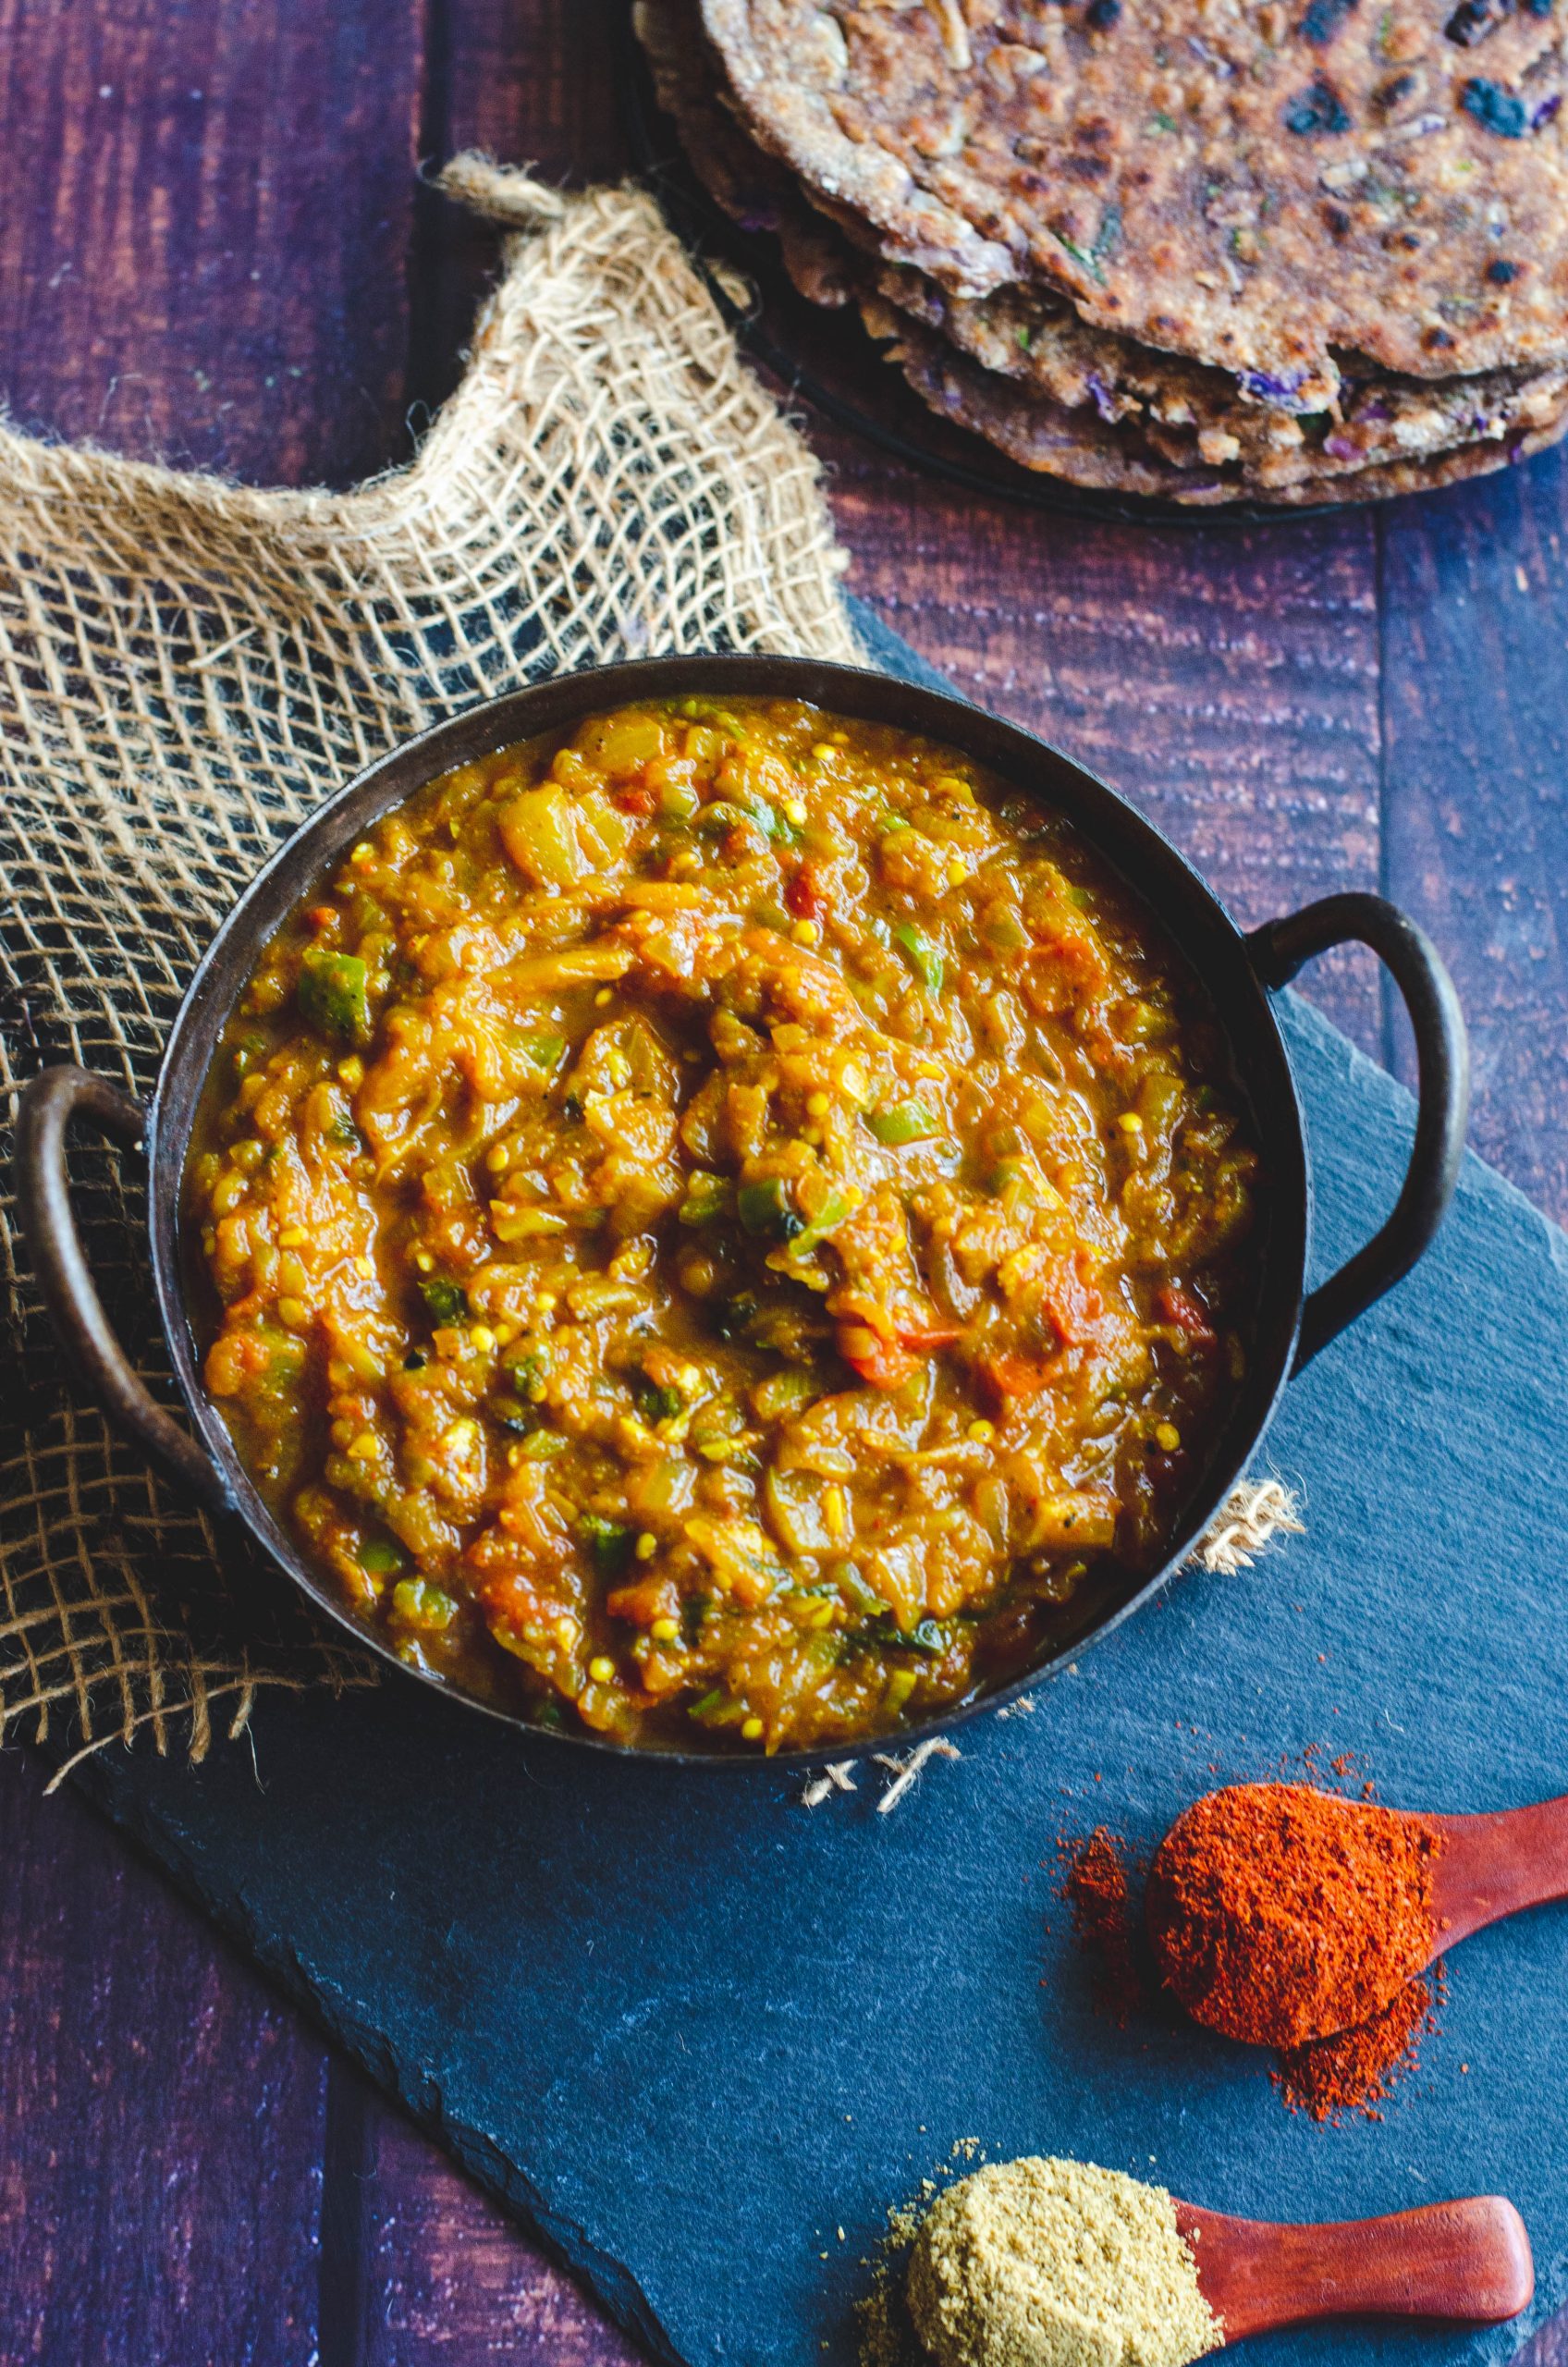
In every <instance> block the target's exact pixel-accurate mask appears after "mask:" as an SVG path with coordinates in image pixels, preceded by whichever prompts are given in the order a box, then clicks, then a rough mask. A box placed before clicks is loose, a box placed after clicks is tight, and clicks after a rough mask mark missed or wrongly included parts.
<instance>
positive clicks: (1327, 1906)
mask: <svg viewBox="0 0 1568 2367" xmlns="http://www.w3.org/2000/svg"><path fill="white" fill-rule="evenodd" d="M1441 1847H1442V1834H1441V1831H1440V1829H1439V1827H1438V1826H1437V1825H1435V1824H1432V1823H1430V1822H1428V1821H1427V1820H1426V1819H1425V1818H1423V1817H1418V1816H1406V1815H1401V1814H1399V1813H1397V1812H1396V1811H1394V1810H1393V1809H1384V1808H1378V1807H1374V1806H1372V1805H1370V1804H1368V1803H1366V1802H1362V1801H1352V1800H1344V1799H1341V1798H1338V1797H1335V1796H1334V1795H1332V1794H1330V1793H1328V1792H1322V1791H1318V1790H1317V1789H1316V1788H1315V1787H1314V1786H1313V1785H1312V1784H1235V1785H1232V1786H1231V1787H1230V1788H1229V1789H1227V1790H1225V1791H1220V1792H1211V1793H1209V1794H1208V1796H1207V1797H1206V1798H1204V1799H1201V1800H1198V1801H1195V1802H1194V1805H1193V1806H1192V1807H1191V1808H1190V1809H1187V1810H1186V1812H1185V1814H1184V1815H1182V1816H1181V1817H1179V1818H1178V1820H1177V1821H1176V1822H1175V1823H1174V1824H1173V1825H1172V1826H1171V1828H1170V1832H1169V1833H1168V1834H1167V1835H1166V1837H1165V1839H1164V1841H1163V1842H1162V1843H1161V1845H1160V1847H1159V1851H1158V1856H1157V1857H1156V1858H1155V1861H1154V1865H1153V1868H1152V1869H1151V1871H1150V1875H1149V1887H1148V1910H1149V1932H1150V1936H1151V1938H1152V1940H1153V1943H1154V1950H1155V1956H1156V1958H1157V1960H1158V1965H1159V1969H1160V1973H1161V1975H1162V1977H1163V1979H1164V1981H1165V1982H1166V1984H1167V1986H1168V1987H1169V1988H1170V1990H1171V1991H1173V1993H1175V1995H1176V1997H1177V1998H1178V1999H1179V2000H1180V2002H1181V2004H1182V2005H1184V2006H1185V2008H1186V2010H1187V2012H1188V2013H1189V2014H1191V2015H1192V2017H1193V2018H1194V2021H1199V2022H1204V2023H1207V2026H1208V2027H1209V2028H1210V2029H1211V2030H1220V2031H1222V2032H1223V2033H1224V2034H1225V2036H1226V2037H1228V2038H1235V2039H1241V2040H1243V2041H1244V2042H1247V2043H1249V2044H1251V2045H1254V2046H1280V2047H1288V2048H1296V2047H1300V2046H1301V2045H1303V2044H1304V2042H1306V2041H1309V2040H1311V2039H1314V2038H1317V2037H1319V2036H1321V2035H1323V2034H1326V2033H1332V2032H1334V2031H1336V2030H1353V2029H1354V2026H1356V2025H1358V2024H1361V2023H1365V2022H1367V2021H1369V2020H1370V2019H1371V2017H1373V2016H1374V2015H1378V2014H1380V2013H1381V2012H1382V2010H1383V2008H1384V2007H1386V2006H1388V2005H1390V2000H1394V2001H1395V2002H1396V2003H1397V1993H1398V1992H1399V1991H1400V1990H1402V1989H1403V1986H1404V1984H1405V1983H1406V1982H1407V1981H1409V1980H1410V1979H1411V1976H1412V1975H1413V1974H1415V1973H1416V1972H1418V1971H1419V1970H1420V1968H1422V1966H1423V1965H1424V1964H1425V1963H1426V1962H1427V1958H1428V1957H1429V1956H1430V1955H1431V1952H1432V1941H1433V1936H1434V1934H1433V1923H1432V1914H1431V1905H1430V1901H1431V1890H1432V1869H1433V1866H1434V1864H1435V1862H1436V1860H1437V1858H1438V1856H1439V1851H1440V1850H1441ZM1417 2018H1419V2017H1417Z"/></svg>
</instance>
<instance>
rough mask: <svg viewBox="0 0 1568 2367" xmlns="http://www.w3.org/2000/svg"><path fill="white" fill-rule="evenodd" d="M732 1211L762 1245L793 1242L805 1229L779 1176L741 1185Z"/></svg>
mask: <svg viewBox="0 0 1568 2367" xmlns="http://www.w3.org/2000/svg"><path fill="white" fill-rule="evenodd" d="M735 1211H736V1214H737V1215H738V1216H739V1218H740V1220H741V1224H742V1225H743V1226H744V1228H745V1230H746V1231H747V1232H748V1233H754V1234H756V1236H757V1237H758V1239H759V1240H763V1241H793V1240H794V1239H795V1238H796V1237H797V1235H798V1234H800V1233H803V1232H804V1231H805V1229H806V1228H805V1220H804V1218H803V1217H802V1215H801V1214H800V1211H799V1210H798V1209H797V1208H796V1207H795V1204H794V1201H793V1199H792V1198H791V1196H790V1186H789V1184H787V1183H786V1182H785V1181H784V1178H783V1177H782V1175H769V1176H766V1177H764V1179H763V1180H762V1181H761V1182H760V1183H755V1184H741V1188H740V1190H739V1191H738V1192H737V1193H736V1195H735Z"/></svg>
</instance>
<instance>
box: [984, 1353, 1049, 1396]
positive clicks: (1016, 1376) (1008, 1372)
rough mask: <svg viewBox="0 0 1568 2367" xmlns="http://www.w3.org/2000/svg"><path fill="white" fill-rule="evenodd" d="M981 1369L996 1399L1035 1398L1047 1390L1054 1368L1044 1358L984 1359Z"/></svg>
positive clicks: (990, 1357) (1007, 1357)
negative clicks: (1043, 1390)
mask: <svg viewBox="0 0 1568 2367" xmlns="http://www.w3.org/2000/svg"><path fill="white" fill-rule="evenodd" d="M981 1369H982V1371H983V1372H984V1374H985V1377H986V1380H987V1381H988V1382H989V1383H990V1386H991V1389H992V1392H993V1393H994V1394H995V1395H996V1396H998V1398H1008V1397H1038V1395H1039V1394H1040V1392H1041V1390H1042V1389H1048V1388H1049V1387H1050V1385H1051V1381H1052V1380H1053V1379H1054V1377H1055V1371H1056V1367H1055V1363H1054V1360H1051V1359H1047V1358H1046V1357H1044V1356H987V1357H986V1362H985V1364H984V1365H983V1367H981Z"/></svg>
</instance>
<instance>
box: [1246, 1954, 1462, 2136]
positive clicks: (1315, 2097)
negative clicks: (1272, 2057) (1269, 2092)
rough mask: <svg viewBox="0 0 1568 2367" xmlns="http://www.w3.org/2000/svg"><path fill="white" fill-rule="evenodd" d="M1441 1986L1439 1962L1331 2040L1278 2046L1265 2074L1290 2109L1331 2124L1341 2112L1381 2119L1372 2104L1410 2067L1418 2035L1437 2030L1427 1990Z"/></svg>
mask: <svg viewBox="0 0 1568 2367" xmlns="http://www.w3.org/2000/svg"><path fill="white" fill-rule="evenodd" d="M1441 1985H1442V1968H1441V1967H1440V1966H1439V1967H1438V1968H1437V1969H1436V1972H1435V1973H1434V1976H1433V1980H1432V1981H1406V1983H1405V1985H1404V1987H1403V1989H1401V1990H1399V1991H1398V1992H1397V1993H1396V1994H1395V1995H1394V1996H1393V1997H1392V1998H1391V1999H1390V2002H1389V2004H1388V2005H1385V2006H1384V2008H1383V2010H1382V2012H1381V2013H1380V2014H1375V2015H1374V2016H1373V2017H1372V2019H1371V2020H1370V2021H1369V2022H1362V2023H1360V2024H1358V2026H1357V2027H1356V2028H1355V2029H1354V2030H1341V2032H1340V2033H1339V2035H1338V2037H1337V2038H1319V2039H1313V2040H1312V2041H1311V2042H1309V2043H1308V2044H1307V2045H1305V2046H1292V2047H1284V2048H1281V2050H1280V2055H1279V2058H1278V2060H1277V2062H1276V2065H1275V2068H1274V2070H1273V2071H1272V2072H1271V2073H1270V2075H1269V2076H1270V2078H1271V2079H1273V2082H1274V2085H1275V2086H1276V2087H1277V2088H1278V2089H1279V2091H1280V2095H1281V2096H1282V2098H1283V2099H1284V2101H1285V2103H1287V2104H1288V2105H1289V2106H1290V2108H1291V2110H1292V2112H1304V2113H1309V2114H1310V2115H1311V2116H1312V2118H1313V2119H1314V2120H1324V2121H1329V2122H1333V2123H1336V2124H1337V2123H1338V2122H1339V2121H1340V2120H1341V2119H1342V2118H1343V2116H1344V2115H1345V2114H1347V2113H1360V2114H1362V2115H1363V2116H1364V2117H1365V2118H1366V2119H1367V2120H1381V2119H1382V2117H1383V2116H1382V2114H1381V2113H1380V2112H1379V2111H1378V2109H1377V2107H1378V2104H1379V2103H1382V2102H1383V2101H1384V2100H1385V2098H1386V2097H1387V2096H1388V2094H1389V2091H1390V2089H1391V2088H1392V2087H1393V2085H1394V2083H1395V2082H1396V2080H1399V2079H1403V2077H1404V2075H1405V2073H1406V2072H1407V2071H1409V2070H1411V2069H1412V2068H1413V2067H1414V2066H1415V2054H1416V2049H1417V2047H1418V2046H1419V2044H1420V2042H1421V2040H1422V2038H1423V2037H1424V2036H1425V2035H1426V2033H1427V2031H1429V2030H1436V2028H1437V2018H1436V2015H1435V2012H1434V1987H1435V1988H1436V1991H1437V1993H1438V1995H1439V1997H1440V1995H1441Z"/></svg>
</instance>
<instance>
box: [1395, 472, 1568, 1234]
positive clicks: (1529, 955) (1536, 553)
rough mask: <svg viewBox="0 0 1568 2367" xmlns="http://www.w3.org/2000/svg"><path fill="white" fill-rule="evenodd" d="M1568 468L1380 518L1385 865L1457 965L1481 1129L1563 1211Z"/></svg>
mask: <svg viewBox="0 0 1568 2367" xmlns="http://www.w3.org/2000/svg"><path fill="white" fill-rule="evenodd" d="M1565 516H1568V468H1565V467H1564V465H1563V458H1562V454H1561V453H1553V454H1551V455H1550V457H1548V458H1547V459H1545V460H1542V461H1541V462H1540V463H1539V464H1538V465H1537V466H1536V467H1534V468H1529V469H1521V470H1517V471H1511V472H1509V473H1508V474H1507V475H1505V476H1501V477H1492V478H1488V480H1487V481H1486V483H1485V484H1477V485H1474V486H1470V487H1467V488H1466V489H1465V490H1464V492H1462V493H1456V494H1453V495H1450V496H1448V497H1445V498H1443V499H1442V500H1440V501H1432V502H1421V503H1418V504H1416V505H1415V506H1414V507H1412V508H1409V509H1400V510H1397V511H1394V512H1391V513H1390V516H1389V517H1388V519H1387V520H1386V521H1384V527H1383V553H1384V557H1383V574H1382V618H1383V649H1384V657H1383V711H1384V717H1385V740H1386V764H1387V783H1388V787H1387V799H1386V809H1385V810H1386V817H1387V818H1386V850H1387V868H1388V877H1389V879H1390V885H1391V888H1392V890H1393V892H1395V893H1397V894H1399V895H1400V896H1401V897H1403V900H1404V901H1406V902H1407V903H1408V904H1409V905H1410V908H1411V910H1412V911H1413V912H1415V913H1417V914H1420V915H1421V916H1422V917H1423V918H1424V919H1425V920H1426V921H1427V926H1429V927H1430V928H1431V929H1432V930H1433V931H1434V932H1435V933H1436V935H1437V936H1438V938H1439V940H1440V942H1441V943H1442V945H1443V946H1444V948H1445V950H1447V952H1448V954H1449V957H1450V959H1451V960H1452V963H1453V965H1454V970H1455V974H1456V975H1457V978H1458V981H1459V987H1460V992H1461V993H1462V995H1463V996H1464V1007H1465V1011H1466V1012H1467V1013H1468V1015H1469V1020H1470V1030H1471V1036H1472V1039H1473V1042H1474V1046H1475V1053H1476V1083H1477V1088H1478V1090H1477V1095H1476V1119H1475V1126H1474V1139H1475V1142H1476V1147H1477V1149H1479V1150H1480V1151H1481V1152H1483V1153H1484V1155H1485V1156H1486V1157H1487V1158H1488V1159H1491V1160H1492V1161H1493V1162H1494V1163H1495V1164H1496V1165H1497V1166H1499V1167H1501V1169H1502V1171H1503V1173H1504V1174H1505V1175H1508V1176H1511V1177H1512V1178H1513V1181H1514V1183H1516V1184H1519V1185H1520V1187H1521V1188H1522V1189H1523V1190H1524V1191H1525V1192H1527V1193H1528V1194H1529V1195H1530V1196H1531V1198H1532V1199H1534V1200H1536V1201H1537V1202H1538V1203H1539V1205H1540V1206H1541V1207H1542V1208H1547V1209H1549V1210H1550V1212H1551V1214H1552V1215H1554V1216H1555V1217H1556V1218H1557V1220H1558V1221H1559V1222H1560V1223H1563V1222H1568V786H1565V784H1568V697H1565V695H1564V693H1565V689H1568V680H1565V674H1568V668H1565V661H1564V652H1565V650H1568V590H1565V588H1564V581H1563V566H1562V554H1563V542H1564V531H1565V529H1564V521H1565Z"/></svg>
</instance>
